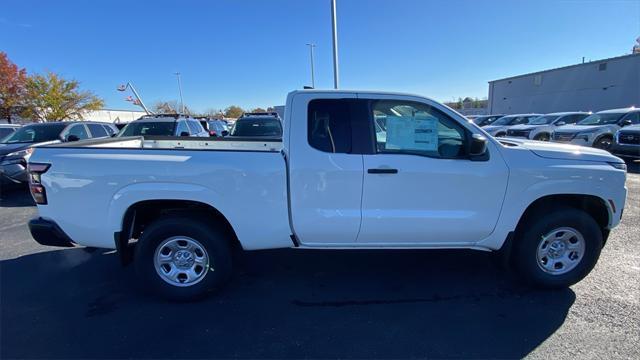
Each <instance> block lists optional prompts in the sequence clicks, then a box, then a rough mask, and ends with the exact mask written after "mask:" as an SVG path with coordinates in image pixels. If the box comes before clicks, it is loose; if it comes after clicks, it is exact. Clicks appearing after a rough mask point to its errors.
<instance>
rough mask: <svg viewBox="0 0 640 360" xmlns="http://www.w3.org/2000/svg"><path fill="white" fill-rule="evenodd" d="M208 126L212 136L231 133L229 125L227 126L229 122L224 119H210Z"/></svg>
mask: <svg viewBox="0 0 640 360" xmlns="http://www.w3.org/2000/svg"><path fill="white" fill-rule="evenodd" d="M208 126H209V135H210V136H227V135H229V127H228V126H227V123H226V122H224V121H222V120H209V121H208Z"/></svg>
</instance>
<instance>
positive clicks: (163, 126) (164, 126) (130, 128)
mask: <svg viewBox="0 0 640 360" xmlns="http://www.w3.org/2000/svg"><path fill="white" fill-rule="evenodd" d="M175 126H176V122H175V121H159V122H151V121H141V122H132V123H129V125H127V126H126V127H125V128H124V129H122V131H121V132H120V134H119V135H118V136H145V135H155V136H173V131H174V129H175Z"/></svg>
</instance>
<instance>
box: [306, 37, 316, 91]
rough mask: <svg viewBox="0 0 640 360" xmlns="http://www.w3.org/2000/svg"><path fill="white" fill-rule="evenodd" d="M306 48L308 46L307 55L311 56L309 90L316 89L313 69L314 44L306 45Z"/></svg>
mask: <svg viewBox="0 0 640 360" xmlns="http://www.w3.org/2000/svg"><path fill="white" fill-rule="evenodd" d="M307 46H309V53H310V54H311V88H313V89H315V88H316V75H315V71H314V69H313V48H315V47H316V44H311V43H309V44H307Z"/></svg>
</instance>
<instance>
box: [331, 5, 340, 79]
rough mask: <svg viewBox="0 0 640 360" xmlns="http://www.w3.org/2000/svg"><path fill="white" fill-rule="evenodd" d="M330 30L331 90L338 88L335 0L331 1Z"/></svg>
mask: <svg viewBox="0 0 640 360" xmlns="http://www.w3.org/2000/svg"><path fill="white" fill-rule="evenodd" d="M331 29H332V31H333V88H334V89H337V88H338V79H339V77H338V24H337V22H336V0H331Z"/></svg>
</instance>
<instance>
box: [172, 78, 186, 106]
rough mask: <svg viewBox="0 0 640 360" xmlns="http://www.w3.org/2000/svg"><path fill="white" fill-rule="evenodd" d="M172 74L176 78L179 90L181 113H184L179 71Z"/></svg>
mask: <svg viewBox="0 0 640 360" xmlns="http://www.w3.org/2000/svg"><path fill="white" fill-rule="evenodd" d="M174 75H175V76H176V77H177V78H178V91H180V108H181V109H182V114H184V99H183V98H182V83H181V82H180V73H179V72H177V73H174Z"/></svg>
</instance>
